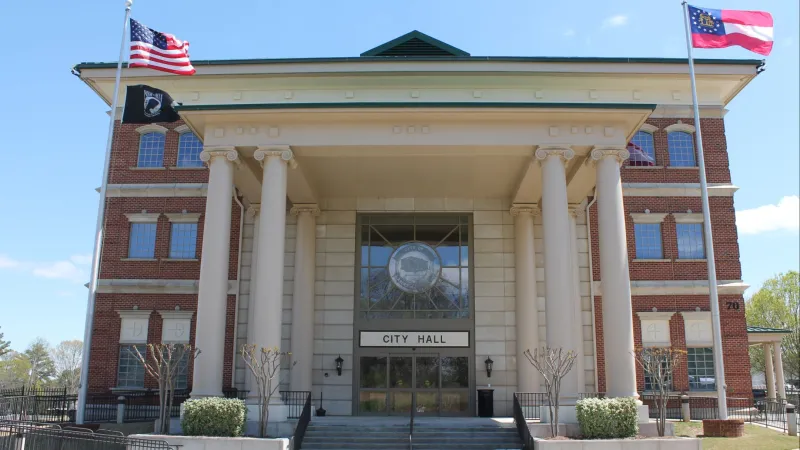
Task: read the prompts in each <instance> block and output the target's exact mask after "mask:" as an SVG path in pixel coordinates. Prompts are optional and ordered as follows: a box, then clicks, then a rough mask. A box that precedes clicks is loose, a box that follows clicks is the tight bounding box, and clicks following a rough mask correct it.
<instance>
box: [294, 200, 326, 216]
mask: <svg viewBox="0 0 800 450" xmlns="http://www.w3.org/2000/svg"><path fill="white" fill-rule="evenodd" d="M289 214H291V215H293V216H299V215H300V214H311V215H312V216H314V217H316V216H318V215H319V207H318V206H317V204H316V203H297V204H295V205H292V209H290V210H289Z"/></svg>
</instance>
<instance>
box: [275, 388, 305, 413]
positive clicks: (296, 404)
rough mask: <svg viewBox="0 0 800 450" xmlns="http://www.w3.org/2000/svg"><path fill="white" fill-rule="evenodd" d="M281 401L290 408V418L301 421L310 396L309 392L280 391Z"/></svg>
mask: <svg viewBox="0 0 800 450" xmlns="http://www.w3.org/2000/svg"><path fill="white" fill-rule="evenodd" d="M279 394H280V395H281V401H282V402H283V404H284V405H286V406H287V407H288V408H289V413H288V416H287V417H288V418H289V419H299V418H300V415H301V414H302V412H303V407H304V406H305V404H306V397H308V395H309V394H310V392H308V391H279Z"/></svg>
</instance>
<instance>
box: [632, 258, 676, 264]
mask: <svg viewBox="0 0 800 450" xmlns="http://www.w3.org/2000/svg"><path fill="white" fill-rule="evenodd" d="M670 261H672V260H671V259H661V258H659V259H644V258H634V260H633V262H643V263H648V262H670Z"/></svg>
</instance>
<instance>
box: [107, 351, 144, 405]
mask: <svg viewBox="0 0 800 450" xmlns="http://www.w3.org/2000/svg"><path fill="white" fill-rule="evenodd" d="M137 345H140V344H137ZM124 391H137V392H138V391H142V392H144V391H147V389H146V388H143V387H112V388H111V392H115V393H116V392H124Z"/></svg>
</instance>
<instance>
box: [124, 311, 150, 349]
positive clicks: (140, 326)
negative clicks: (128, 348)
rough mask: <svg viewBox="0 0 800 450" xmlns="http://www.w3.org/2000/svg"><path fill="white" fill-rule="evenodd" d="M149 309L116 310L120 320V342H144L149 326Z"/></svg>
mask: <svg viewBox="0 0 800 450" xmlns="http://www.w3.org/2000/svg"><path fill="white" fill-rule="evenodd" d="M151 312H152V311H150V310H140V309H128V310H118V311H117V314H119V318H120V320H121V323H120V327H119V343H120V344H146V343H147V332H148V328H149V327H150V313H151Z"/></svg>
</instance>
